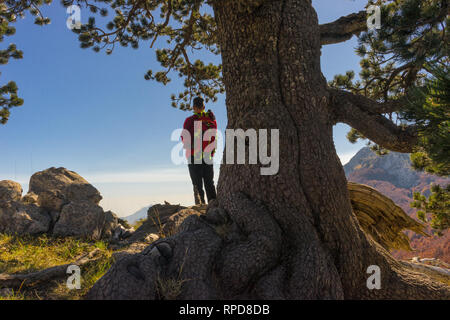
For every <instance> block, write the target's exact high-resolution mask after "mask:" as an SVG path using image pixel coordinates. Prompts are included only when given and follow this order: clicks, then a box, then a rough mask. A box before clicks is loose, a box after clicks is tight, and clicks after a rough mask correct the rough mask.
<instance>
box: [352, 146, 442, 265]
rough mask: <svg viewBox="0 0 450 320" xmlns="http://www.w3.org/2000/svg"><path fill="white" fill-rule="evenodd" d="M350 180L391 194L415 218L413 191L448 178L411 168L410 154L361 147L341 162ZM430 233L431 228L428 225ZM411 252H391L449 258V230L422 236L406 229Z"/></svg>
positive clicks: (426, 189) (385, 193)
mask: <svg viewBox="0 0 450 320" xmlns="http://www.w3.org/2000/svg"><path fill="white" fill-rule="evenodd" d="M344 171H345V174H346V176H347V179H348V180H349V181H353V182H357V183H362V184H366V185H369V186H371V187H373V188H375V189H377V190H378V191H380V192H381V193H383V194H384V195H386V196H388V197H389V198H391V199H392V200H393V201H394V202H395V203H396V204H397V205H399V206H400V207H402V208H403V210H405V212H406V213H407V214H408V215H409V216H411V217H413V218H415V219H417V215H416V209H414V208H411V207H410V203H411V202H412V200H413V199H412V197H413V193H414V192H416V191H418V192H422V193H425V194H429V190H430V187H431V184H440V185H447V184H449V183H450V179H449V178H442V177H438V176H434V175H430V174H427V173H423V172H418V171H415V170H414V169H412V167H411V161H410V159H409V154H404V153H397V152H390V153H389V154H387V155H385V156H378V155H376V154H375V153H374V152H373V151H372V150H370V148H367V147H366V148H363V149H361V150H360V151H358V153H357V154H356V155H355V156H354V157H353V158H352V159H351V160H350V161H349V162H348V163H347V164H346V165H345V166H344ZM428 233H430V234H431V230H430V229H428ZM407 234H408V236H409V237H410V240H411V247H412V248H413V249H414V251H413V252H406V251H396V252H393V254H394V256H395V257H397V258H402V259H404V258H411V257H414V256H420V257H421V258H424V257H426V258H439V259H441V260H443V261H445V262H447V263H449V262H450V246H449V245H448V244H449V243H450V231H447V232H445V233H444V235H443V236H442V237H438V236H432V237H423V236H419V235H417V234H414V233H412V232H409V231H408V232H407Z"/></svg>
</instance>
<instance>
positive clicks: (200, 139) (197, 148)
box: [181, 97, 217, 205]
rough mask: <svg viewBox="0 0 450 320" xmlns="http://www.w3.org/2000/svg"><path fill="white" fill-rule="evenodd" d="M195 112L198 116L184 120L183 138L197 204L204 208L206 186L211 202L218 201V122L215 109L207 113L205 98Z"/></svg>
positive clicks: (199, 98) (198, 104)
mask: <svg viewBox="0 0 450 320" xmlns="http://www.w3.org/2000/svg"><path fill="white" fill-rule="evenodd" d="M193 109H194V114H193V115H192V116H190V117H188V118H186V120H185V121H184V126H183V129H184V132H183V134H182V135H181V139H182V141H183V145H184V148H185V149H186V158H187V159H188V167H189V175H190V176H191V180H192V184H193V186H194V199H195V204H196V205H201V204H206V202H205V192H204V191H203V184H204V185H205V190H206V197H207V199H208V202H210V201H211V200H212V199H215V198H216V188H215V187H214V168H213V162H212V159H213V157H214V153H215V145H216V139H215V137H216V132H217V122H216V118H215V116H214V114H213V112H212V111H211V110H208V111H207V112H205V104H204V100H203V99H202V98H201V97H196V98H195V99H194V102H193ZM211 130H212V131H211ZM188 133H189V134H188ZM185 135H186V136H185Z"/></svg>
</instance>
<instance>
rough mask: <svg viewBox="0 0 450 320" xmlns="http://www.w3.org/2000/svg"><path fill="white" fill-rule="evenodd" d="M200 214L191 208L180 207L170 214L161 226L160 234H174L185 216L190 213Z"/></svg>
mask: <svg viewBox="0 0 450 320" xmlns="http://www.w3.org/2000/svg"><path fill="white" fill-rule="evenodd" d="M200 214H201V213H200V212H199V211H197V210H194V209H192V208H186V209H182V210H180V211H178V212H176V213H174V214H172V215H171V216H170V217H169V218H168V219H167V220H166V222H165V223H164V225H163V226H162V230H161V234H162V235H164V236H165V237H168V236H171V235H174V234H175V233H177V231H178V229H179V228H180V226H181V224H182V223H183V221H184V220H185V219H186V218H187V217H189V216H192V215H196V216H200Z"/></svg>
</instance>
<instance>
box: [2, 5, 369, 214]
mask: <svg viewBox="0 0 450 320" xmlns="http://www.w3.org/2000/svg"><path fill="white" fill-rule="evenodd" d="M365 3H366V1H365V0H354V1H352V0H316V1H313V4H314V7H315V8H316V10H317V12H318V15H319V19H320V22H321V23H324V22H329V21H332V20H335V19H336V18H338V17H340V16H342V15H346V14H349V13H352V12H356V11H359V10H362V9H363V8H364V5H365ZM43 13H44V14H45V15H46V16H48V17H49V18H51V20H52V22H51V24H50V25H47V26H44V27H39V26H36V25H34V24H33V18H31V17H29V16H28V17H26V18H25V19H23V20H19V21H18V22H17V23H16V24H15V27H16V29H17V32H16V35H14V36H13V37H6V38H5V41H4V42H3V43H0V45H1V46H2V47H6V46H7V45H8V44H9V43H16V44H17V46H18V48H19V49H21V50H23V51H24V58H23V59H22V60H11V61H10V63H9V64H8V65H6V66H1V68H0V72H1V76H0V83H1V84H4V83H5V82H6V81H9V80H14V81H16V82H17V84H18V86H19V95H20V96H21V97H22V98H24V99H25V103H24V105H23V106H22V107H20V108H15V109H13V110H12V112H11V118H10V120H9V122H8V123H7V124H6V125H5V126H0V152H1V153H0V180H3V179H12V180H16V181H18V182H20V183H22V185H23V188H24V192H26V191H27V188H28V185H27V183H28V181H29V177H30V175H31V173H34V172H36V171H39V170H43V169H46V168H49V167H52V166H55V167H59V166H63V167H66V168H68V169H70V170H73V171H76V172H78V173H79V174H81V175H82V176H83V177H85V178H86V179H87V180H88V181H90V182H91V183H93V184H94V185H95V186H96V187H97V188H98V189H99V190H100V192H101V193H102V195H103V197H104V200H103V201H102V203H101V204H102V206H103V207H104V208H105V209H112V210H113V211H115V212H116V213H118V214H119V215H121V216H125V215H128V214H131V213H133V212H134V211H136V210H138V209H139V208H141V207H143V206H145V205H148V204H151V203H157V202H161V201H163V200H168V201H170V202H175V203H182V204H185V205H189V204H192V187H191V184H190V180H189V176H188V174H187V169H186V168H185V167H184V166H175V165H174V164H172V162H171V158H170V154H171V149H172V147H173V146H174V145H175V144H176V143H175V142H172V141H171V140H170V135H171V133H172V131H173V130H174V129H176V128H180V127H181V126H182V123H183V121H184V119H185V118H186V117H187V116H188V113H186V112H183V111H180V110H177V109H174V108H172V107H170V94H171V93H173V92H178V90H179V89H180V88H181V82H179V81H177V79H176V78H175V79H173V80H174V81H173V82H171V83H170V84H169V85H168V86H163V85H160V84H159V83H156V82H150V81H145V80H144V74H145V72H146V71H147V70H148V69H153V70H158V69H159V65H158V63H157V62H156V59H155V52H154V50H153V49H149V45H148V44H143V45H141V47H140V49H138V50H134V49H131V48H122V47H116V49H115V51H114V53H113V54H112V55H110V56H107V55H106V54H105V53H104V52H101V53H95V52H93V51H92V50H90V49H87V50H86V49H81V48H80V47H79V42H78V40H77V37H76V35H75V34H74V33H72V32H71V31H70V30H69V29H67V27H66V19H67V17H68V15H67V13H66V10H65V8H64V7H62V6H61V4H60V3H59V1H55V3H53V4H52V5H50V6H45V7H44V8H43ZM88 17H89V13H88V12H87V11H86V10H82V12H81V19H82V22H86V21H87V18H88ZM355 46H356V39H355V38H353V39H352V40H351V41H348V42H346V43H344V44H338V45H330V46H326V47H324V48H323V52H322V69H323V72H324V74H325V76H326V77H327V78H328V79H331V78H332V77H333V76H334V75H335V74H338V73H344V72H345V71H347V70H355V71H358V70H359V58H358V57H357V56H356V54H355V53H354V48H355ZM207 107H208V108H211V109H212V110H213V111H214V112H215V114H216V116H217V119H218V124H219V129H220V130H224V129H225V127H226V109H225V103H224V97H223V96H221V97H220V99H219V101H218V102H217V103H214V104H209V105H208V106H207ZM347 131H348V127H347V126H344V125H338V126H336V127H335V130H334V136H335V144H336V149H337V151H338V154H339V156H340V157H341V160H342V162H343V163H345V162H346V161H348V160H349V158H350V157H351V156H352V155H354V154H355V153H356V152H357V151H358V150H359V149H360V148H361V147H362V146H363V143H358V144H356V145H352V144H350V143H349V142H348V141H347V140H346V138H345V135H346V133H347ZM216 169H217V173H218V169H219V168H218V167H217V168H216ZM217 177H218V175H216V181H217Z"/></svg>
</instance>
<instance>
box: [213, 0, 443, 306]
mask: <svg viewBox="0 0 450 320" xmlns="http://www.w3.org/2000/svg"><path fill="white" fill-rule="evenodd" d="M232 3H233V1H218V2H216V5H215V7H214V13H215V16H216V21H217V24H218V29H219V32H218V34H219V35H220V38H219V42H220V46H221V50H222V59H223V68H224V69H223V74H224V82H225V86H226V92H227V100H226V104H227V110H228V121H229V122H228V128H231V129H236V128H242V129H244V130H245V129H248V128H254V129H263V128H276V129H279V130H280V170H279V173H278V174H277V175H273V176H263V175H261V174H260V168H259V166H256V165H227V164H223V165H222V167H221V173H220V179H219V186H218V189H219V198H220V199H221V205H223V206H224V207H225V209H227V211H228V212H230V213H231V214H232V212H234V210H236V211H244V212H245V211H246V208H245V207H243V206H242V205H239V204H236V203H233V201H234V202H235V200H234V198H233V196H232V195H233V193H236V192H242V193H244V194H245V195H247V196H248V197H249V198H250V199H252V200H253V201H257V202H258V201H259V202H260V203H262V204H263V205H264V207H265V208H266V209H267V211H268V212H269V213H270V215H271V216H272V217H273V219H274V220H275V223H276V225H277V226H279V228H280V232H281V243H282V245H281V247H280V248H282V251H281V254H280V255H279V256H278V257H277V259H273V261H270V262H271V263H268V264H267V266H266V269H264V270H261V271H260V272H261V274H264V276H263V277H262V278H261V280H260V281H259V282H257V286H259V287H258V288H255V290H254V292H257V293H258V295H260V297H264V298H278V297H284V298H299V299H303V298H365V297H367V298H369V297H373V298H375V297H380V298H389V297H392V298H396V297H397V298H400V297H403V298H406V297H414V298H419V297H424V298H432V297H433V293H432V292H434V291H433V290H431V291H430V288H427V287H426V285H425V287H424V286H418V285H417V286H416V285H413V283H414V279H413V278H414V275H411V277H410V278H408V275H404V274H402V271H401V270H400V269H401V268H400V267H399V266H398V264H396V262H395V261H394V260H393V259H392V258H391V257H390V256H389V254H388V253H387V252H385V251H384V250H383V249H382V248H381V247H380V246H378V245H377V244H375V243H374V242H373V241H371V240H369V239H368V238H367V237H366V236H365V235H364V234H363V233H362V232H361V230H360V228H359V225H358V222H357V220H356V217H355V215H354V214H353V213H352V209H351V204H350V201H349V197H348V191H347V187H346V178H345V174H344V171H343V168H342V165H341V163H340V161H339V159H338V157H337V154H336V150H335V147H334V143H333V135H332V126H333V122H332V111H331V108H329V105H330V103H329V97H328V92H327V84H326V81H325V79H324V77H323V75H322V73H321V69H320V55H321V45H320V35H319V28H318V20H317V15H316V12H315V11H314V9H313V8H312V5H311V2H310V1H309V0H284V1H266V4H264V5H261V6H259V7H258V6H255V7H253V8H250V11H251V13H248V12H243V11H242V10H239V7H238V5H233V4H232ZM235 3H236V2H235ZM261 232H262V233H264V231H261ZM258 245H259V244H258ZM249 252H251V250H249ZM255 258H256V257H255ZM254 261H255V265H256V264H258V263H259V261H258V260H257V259H256V260H254ZM230 263H233V262H231V261H230ZM370 265H378V266H379V267H380V268H381V277H382V289H381V290H369V289H368V288H367V286H366V280H367V278H368V277H369V275H368V274H367V272H366V271H367V268H368V267H369V266H370ZM245 267H248V268H249V270H248V272H251V270H252V268H255V267H256V266H253V265H252V266H250V265H249V266H244V268H245ZM393 268H395V269H397V272H394V271H393ZM237 269H239V266H237ZM239 272H240V273H245V272H246V270H240V271H239ZM241 280H242V279H241ZM275 284H278V286H277V285H275ZM274 288H282V289H281V290H279V291H276V290H274ZM447 293H448V292H447ZM440 294H442V293H437V295H440Z"/></svg>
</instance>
